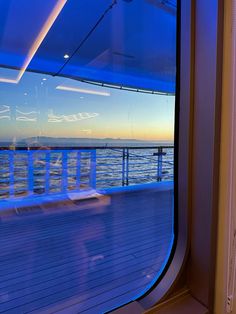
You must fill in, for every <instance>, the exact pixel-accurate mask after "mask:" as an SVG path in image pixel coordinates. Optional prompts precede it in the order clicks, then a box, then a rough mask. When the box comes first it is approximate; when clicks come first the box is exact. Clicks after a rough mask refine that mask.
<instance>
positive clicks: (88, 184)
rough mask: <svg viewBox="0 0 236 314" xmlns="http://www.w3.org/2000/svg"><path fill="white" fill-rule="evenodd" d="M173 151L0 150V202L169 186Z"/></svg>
mask: <svg viewBox="0 0 236 314" xmlns="http://www.w3.org/2000/svg"><path fill="white" fill-rule="evenodd" d="M173 165H174V147H173V146H158V147H153V146H152V147H148V146H146V147H83V148H76V147H68V148H67V147H63V148H61V147H53V148H48V147H43V148H39V147H34V148H15V149H11V150H9V149H2V150H0V198H1V199H6V198H15V197H19V196H30V195H39V194H45V195H48V194H60V193H67V192H69V191H80V190H86V189H89V188H93V189H95V188H98V189H102V188H110V187H122V186H128V185H137V184H145V183H151V182H157V181H163V180H164V181H166V180H173Z"/></svg>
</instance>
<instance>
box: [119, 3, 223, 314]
mask: <svg viewBox="0 0 236 314" xmlns="http://www.w3.org/2000/svg"><path fill="white" fill-rule="evenodd" d="M179 2H180V8H179V22H178V25H179V24H181V27H180V47H179V60H180V69H179V75H180V77H179V90H177V93H178V91H179V103H180V111H179V123H178V126H179V131H178V133H179V141H178V173H179V176H178V178H177V179H178V182H176V184H178V186H177V187H176V191H175V192H176V193H177V194H178V199H177V201H178V222H179V224H178V239H177V245H176V250H175V254H174V257H173V259H172V262H171V264H170V265H169V268H168V270H167V272H166V273H165V276H164V277H163V278H162V279H161V281H160V282H159V283H158V285H157V286H156V287H155V289H154V290H152V291H151V292H150V293H149V294H148V295H146V296H144V297H143V298H142V299H139V300H138V301H137V302H131V303H130V304H129V305H126V306H124V307H123V308H120V309H119V310H117V311H115V313H117V314H122V313H131V312H132V313H143V312H144V310H146V311H147V313H162V304H163V307H165V310H164V311H163V313H166V306H167V307H168V303H170V304H171V302H172V305H173V298H171V296H173V295H175V296H176V295H177V297H176V299H175V302H176V300H177V299H179V300H181V302H180V303H179V304H180V307H178V306H176V310H175V306H172V307H170V308H169V311H168V313H175V312H176V313H177V311H178V313H180V312H181V313H190V312H193V311H194V308H195V310H196V308H197V306H200V307H201V310H199V309H200V308H199V307H198V311H196V313H199V314H200V313H204V314H205V313H213V311H214V291H215V276H216V265H215V260H216V245H217V225H218V194H219V193H218V192H219V162H220V160H219V156H220V129H221V128H220V127H221V124H220V118H221V99H222V53H223V15H224V1H223V0H217V1H214V0H209V1H204V0H197V1H196V0H185V1H179ZM177 86H178V80H177ZM177 96H178V94H177ZM199 165H200V167H199ZM200 226H201V227H200ZM203 256H204V259H203V258H202V257H203ZM179 291H182V292H183V291H184V292H183V293H182V294H181V293H180V296H179V297H178V292H179ZM183 295H187V296H188V297H187V298H185V297H183ZM181 298H182V299H181ZM169 300H170V301H169ZM189 300H192V301H194V302H189ZM162 301H165V302H162ZM156 304H157V307H156V308H155V307H153V306H155V305H156ZM176 304H177V303H176ZM190 306H192V307H190ZM152 307H153V309H151V310H150V308H152ZM193 307H194V308H193ZM177 308H178V309H177ZM180 309H181V311H180Z"/></svg>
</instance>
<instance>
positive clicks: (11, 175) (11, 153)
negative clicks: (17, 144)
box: [9, 150, 15, 197]
mask: <svg viewBox="0 0 236 314" xmlns="http://www.w3.org/2000/svg"><path fill="white" fill-rule="evenodd" d="M14 192H15V182H14V150H10V151H9V195H10V197H14Z"/></svg>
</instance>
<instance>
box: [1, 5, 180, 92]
mask: <svg viewBox="0 0 236 314" xmlns="http://www.w3.org/2000/svg"><path fill="white" fill-rule="evenodd" d="M56 3H57V0H48V1H45V2H44V4H42V0H34V1H32V0H7V1H6V0H0V21H1V22H0V65H1V66H6V67H16V68H21V66H22V62H23V61H22V60H23V59H24V56H25V55H26V54H27V49H29V47H28V46H30V41H31V40H29V39H28V38H33V37H34V36H35V34H34V33H36V32H37V30H38V29H39V25H40V21H41V20H42V19H43V18H45V17H46V16H47V15H48V14H49V12H50V10H51V9H52V7H53V6H54V5H55V4H56ZM111 3H112V0H96V1H95V0H68V1H67V3H66V4H65V6H64V7H63V9H62V11H61V13H60V14H59V16H58V17H57V19H56V21H55V22H54V24H53V26H52V27H51V29H50V30H49V32H48V33H47V35H46V37H45V38H44V40H43V42H42V43H41V45H40V47H39V49H38V50H37V52H36V54H35V55H34V57H33V59H32V60H31V62H30V64H29V66H28V70H33V71H39V72H42V73H50V74H53V75H62V76H67V77H72V78H75V79H84V80H89V81H97V82H102V83H108V84H113V85H118V86H124V87H131V88H137V89H147V90H151V91H159V92H163V93H174V92H175V76H176V0H175V1H174V0H166V1H163V0H133V1H132V0H126V1H125V0H117V2H116V3H115V2H114V6H113V8H112V9H111V10H109V11H108V12H107V13H106V14H105V16H104V18H103V19H102V20H101V22H100V23H99V24H98V25H97V27H96V28H95V29H94V31H93V32H92V33H91V34H90V35H89V36H88V38H87V39H86V40H85V38H86V37H87V35H88V34H89V32H90V31H91V30H92V28H93V27H94V26H95V24H96V23H97V21H98V20H99V18H100V17H101V16H102V15H103V13H104V12H105V11H106V10H107V9H108V7H109V6H110V5H111ZM22 21H24V22H22ZM37 25H38V26H37ZM22 34H23V35H22ZM79 46H80V48H79V49H78V47H79ZM76 49H78V51H77V52H76V53H75V54H74V56H73V57H72V58H70V59H69V60H66V59H64V58H63V56H64V55H65V54H68V55H69V56H71V55H72V54H73V53H74V52H75V51H76ZM65 62H67V64H66V65H65Z"/></svg>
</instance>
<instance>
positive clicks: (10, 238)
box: [0, 191, 173, 314]
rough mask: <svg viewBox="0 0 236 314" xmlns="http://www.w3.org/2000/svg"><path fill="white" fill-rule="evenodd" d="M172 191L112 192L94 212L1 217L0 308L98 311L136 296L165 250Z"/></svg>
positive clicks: (10, 310) (7, 310)
mask: <svg viewBox="0 0 236 314" xmlns="http://www.w3.org/2000/svg"><path fill="white" fill-rule="evenodd" d="M147 196H148V197H147ZM172 198H173V197H172V194H171V193H170V192H169V191H167V192H165V193H154V192H153V193H150V192H148V194H146V195H145V193H141V195H140V193H130V194H128V193H127V194H124V195H123V196H121V195H118V196H116V195H115V196H112V202H111V205H110V206H108V207H107V208H106V210H105V211H103V213H102V214H99V215H92V216H88V215H84V212H76V211H75V212H70V211H67V212H65V211H64V212H62V213H60V214H57V215H54V214H53V215H48V216H47V215H39V216H35V215H33V216H32V217H30V216H27V217H22V218H19V217H17V218H16V219H14V220H12V221H5V222H2V224H1V231H0V232H1V240H0V245H1V252H0V280H1V281H0V313H9V314H11V313H12V314H13V313H17V314H18V313H29V312H31V311H33V312H35V313H36V312H39V313H44V312H45V313H47V312H48V313H51V312H50V311H54V312H55V311H60V310H62V311H67V312H65V313H80V312H81V313H82V312H84V313H100V312H96V311H100V310H101V311H105V309H106V310H108V309H109V308H110V307H113V306H114V304H115V303H116V302H117V304H118V303H119V302H121V303H123V302H127V301H129V299H130V298H134V297H135V295H136V294H137V293H141V291H142V290H143V289H144V286H145V284H148V283H149V282H150V280H151V279H152V278H153V276H155V274H156V272H157V271H158V269H160V268H161V267H162V265H163V262H164V260H165V258H166V254H168V250H169V245H170V241H171V235H172V207H173V204H172ZM154 265H155V267H153V266H154ZM154 268H155V270H156V271H154ZM139 286H140V288H138V287H139ZM1 296H3V297H2V299H1ZM112 299H114V304H113V303H112ZM72 303H73V304H72ZM66 304H67V305H66ZM65 306H67V307H68V309H64V307H65ZM53 309H54V310H53ZM77 310H78V311H77ZM68 311H71V312H68ZM76 311H77V312H76ZM101 313H102V312H101Z"/></svg>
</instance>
